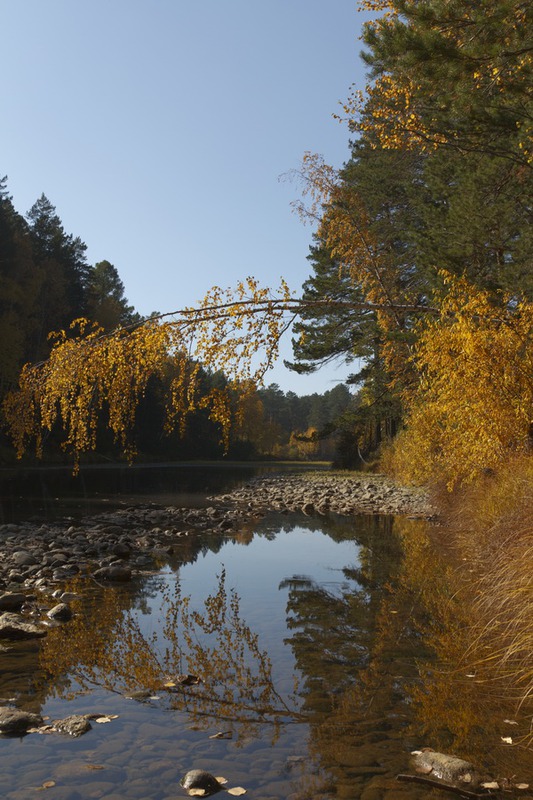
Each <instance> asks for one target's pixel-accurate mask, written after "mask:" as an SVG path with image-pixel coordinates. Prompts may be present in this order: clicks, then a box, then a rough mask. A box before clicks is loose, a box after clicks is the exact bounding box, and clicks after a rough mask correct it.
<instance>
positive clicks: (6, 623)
mask: <svg viewBox="0 0 533 800" xmlns="http://www.w3.org/2000/svg"><path fill="white" fill-rule="evenodd" d="M46 633H47V631H46V629H45V628H43V626H42V625H39V624H37V623H35V622H29V621H28V620H27V619H25V618H24V617H23V616H22V615H21V614H13V613H10V612H8V611H6V612H5V613H4V614H1V615H0V639H38V638H42V637H43V636H46Z"/></svg>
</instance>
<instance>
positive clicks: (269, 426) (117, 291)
mask: <svg viewBox="0 0 533 800" xmlns="http://www.w3.org/2000/svg"><path fill="white" fill-rule="evenodd" d="M86 250H87V246H86V245H85V243H84V242H83V241H82V240H81V239H80V238H79V237H78V236H74V235H72V234H69V233H67V232H66V231H65V229H64V227H63V224H62V222H61V219H60V217H59V216H58V214H57V212H56V209H55V207H54V205H53V204H52V203H51V202H50V200H49V199H48V198H47V197H46V196H45V195H44V194H43V195H41V197H40V198H39V199H38V200H37V201H36V202H35V203H34V205H33V206H32V208H31V209H30V211H29V212H28V213H27V215H25V216H24V215H22V214H20V213H19V212H18V211H17V210H16V209H15V208H14V206H13V202H12V198H11V197H10V195H9V192H8V188H7V178H3V179H1V180H0V336H1V341H2V348H0V402H1V401H2V400H3V399H4V397H5V396H6V394H7V392H9V391H10V390H11V389H13V388H14V386H15V385H16V383H17V380H18V376H19V373H20V370H21V368H22V367H23V365H24V364H25V363H32V364H33V363H36V362H39V361H41V360H44V359H46V358H47V356H48V354H49V352H50V348H51V346H52V342H51V339H50V336H49V334H50V332H58V331H61V330H65V331H67V334H68V331H69V329H70V325H71V323H72V321H73V320H77V319H80V318H84V319H87V320H89V321H90V322H94V323H97V324H98V325H99V326H100V327H101V328H102V329H103V330H104V331H111V330H115V329H116V328H120V327H127V326H132V325H133V326H135V325H136V324H137V323H139V322H142V320H143V318H142V317H141V315H139V314H138V313H137V312H136V311H135V309H134V308H133V306H131V305H130V304H129V303H128V300H127V298H126V296H125V289H124V284H123V282H122V280H121V279H120V276H119V273H118V270H117V269H116V267H115V266H114V265H113V264H111V263H110V262H109V261H100V262H98V263H97V264H94V265H91V264H89V263H88V262H87V258H86ZM154 313H156V312H154ZM171 379H172V365H171V362H169V374H168V381H169V382H170V381H171ZM202 380H203V382H204V385H205V387H206V388H207V387H209V386H212V385H216V386H218V385H220V386H223V385H224V384H225V376H224V375H223V374H220V373H212V372H210V371H209V369H207V368H206V367H202ZM164 389H165V387H164V386H163V385H162V382H161V381H160V380H159V379H157V380H156V379H154V380H153V381H152V382H151V383H150V384H149V386H148V390H147V392H146V395H145V397H144V399H143V401H142V403H141V405H140V407H139V409H138V412H137V422H136V428H135V431H134V433H133V438H134V443H135V446H136V448H137V451H138V454H139V458H145V459H150V460H177V459H184V458H187V459H189V458H214V459H216V458H222V457H223V456H224V448H223V445H222V443H221V436H220V430H219V429H218V426H217V425H216V424H215V423H213V422H211V421H210V420H209V418H208V416H207V412H204V411H196V412H194V413H192V414H190V415H189V419H188V421H187V425H186V428H185V429H184V430H182V431H180V430H177V429H176V430H173V431H172V432H171V433H170V434H166V433H165V432H164V417H165V408H164V401H163V397H164V395H165V392H164ZM357 404H358V401H357V397H356V396H355V395H354V394H353V393H352V392H350V390H349V389H348V387H347V386H346V385H345V384H339V385H337V386H335V388H333V389H331V390H330V391H327V392H325V393H324V394H322V395H320V394H316V393H315V394H311V395H307V396H302V397H300V396H298V395H296V394H295V393H294V392H286V393H285V392H283V391H282V390H281V389H280V388H279V386H277V385H276V384H271V385H270V386H268V387H267V388H264V389H260V390H258V391H257V392H256V393H255V394H254V395H252V397H251V398H250V399H248V400H247V403H246V407H245V411H244V413H243V414H242V415H241V416H240V418H239V419H238V421H237V422H236V423H235V425H234V427H233V430H232V435H231V439H230V448H229V451H228V452H227V454H226V457H227V458H238V459H252V458H263V457H271V458H289V459H325V460H332V461H336V462H338V463H340V464H343V465H350V464H351V462H353V460H354V457H355V458H357V447H355V448H354V447H353V444H354V441H353V435H354V434H353V427H354V426H353V415H354V413H355V410H356V406H357ZM100 427H101V430H99V442H100V445H99V448H98V452H97V454H96V455H94V456H91V459H103V460H108V459H113V460H114V459H115V458H118V457H119V450H118V448H116V446H115V445H114V442H113V438H112V436H111V434H110V433H109V431H108V429H107V426H106V422H105V419H104V420H102V422H101V424H100ZM59 439H60V437H59V431H57V435H55V434H54V431H52V433H51V434H49V436H48V439H47V441H46V442H45V443H44V458H45V460H50V461H54V462H55V461H58V460H59V459H62V453H61V449H60V447H59V445H58V442H59ZM354 453H355V456H354ZM0 455H1V461H2V463H4V464H6V463H12V462H13V461H14V453H13V450H12V447H11V445H10V442H9V440H8V439H7V438H6V437H5V436H3V437H2V440H1V449H0Z"/></svg>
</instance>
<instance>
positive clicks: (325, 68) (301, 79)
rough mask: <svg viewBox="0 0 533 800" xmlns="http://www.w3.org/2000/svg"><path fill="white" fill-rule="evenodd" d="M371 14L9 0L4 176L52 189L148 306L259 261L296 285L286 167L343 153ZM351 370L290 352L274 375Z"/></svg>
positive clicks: (333, 2)
mask: <svg viewBox="0 0 533 800" xmlns="http://www.w3.org/2000/svg"><path fill="white" fill-rule="evenodd" d="M366 18H368V17H367V16H366V17H365V15H363V14H362V13H360V12H358V11H357V9H356V0H263V1H262V2H260V1H259V0H90V2H88V0H86V2H82V0H46V1H44V0H0V26H1V30H2V57H3V63H4V72H3V74H4V81H3V84H2V87H1V88H0V109H1V114H2V125H1V126H0V176H2V175H7V176H8V183H7V187H8V190H9V192H10V194H11V195H12V197H13V203H14V206H15V208H16V210H17V211H19V213H24V214H25V213H27V211H29V209H30V208H31V206H32V205H33V203H34V202H35V201H36V200H37V198H38V197H40V195H41V194H42V193H43V192H44V194H45V195H46V196H47V197H48V199H49V200H50V201H51V202H52V203H53V205H54V206H55V207H56V212H57V214H58V216H59V217H60V219H61V220H62V223H63V226H64V228H65V231H66V232H67V233H69V234H73V235H74V236H79V237H80V238H81V239H82V241H84V242H85V244H86V245H87V259H88V261H89V263H90V264H95V263H97V262H98V261H102V260H104V259H107V260H108V261H110V262H111V263H112V264H114V266H115V267H116V268H117V270H118V272H119V275H120V277H121V279H122V281H123V283H124V285H125V294H126V296H127V298H128V300H129V302H130V303H131V304H132V305H133V306H134V307H135V309H136V310H137V311H138V312H140V313H141V314H150V313H151V312H153V311H159V312H167V311H173V310H175V309H179V308H181V307H183V306H185V305H194V304H195V303H197V302H198V301H199V300H200V299H201V298H202V297H203V296H204V295H205V293H206V292H207V291H208V289H209V288H210V287H211V286H213V285H219V286H221V287H223V288H225V287H230V286H234V285H236V283H237V282H238V281H239V279H242V278H245V277H246V276H248V275H253V276H254V277H255V278H257V279H258V280H259V281H260V282H261V283H262V284H264V285H267V286H274V287H276V286H278V285H279V282H280V277H281V276H283V277H284V278H285V279H286V280H287V282H288V283H289V286H290V287H291V288H292V289H293V290H295V291H298V290H299V289H300V288H301V285H302V283H303V282H304V281H305V280H306V278H307V277H308V276H309V275H310V273H311V265H310V264H309V262H308V261H307V256H308V254H309V247H310V245H311V244H312V228H310V227H306V226H304V225H303V224H302V223H301V222H300V220H299V218H298V217H297V216H296V215H295V214H294V212H293V210H292V207H291V201H293V200H295V199H297V198H298V196H299V189H298V185H297V184H296V183H295V182H294V181H292V182H291V181H287V180H283V179H282V176H284V175H287V173H290V172H291V170H297V169H298V168H299V166H300V164H301V161H302V157H303V155H304V153H305V152H306V151H311V152H314V153H320V154H322V155H323V156H324V159H325V160H326V162H327V163H329V164H332V165H333V166H335V167H340V166H341V165H342V164H343V163H344V162H345V161H346V160H347V159H348V157H349V131H348V128H347V126H346V125H345V124H343V123H339V122H338V121H337V120H336V119H334V114H336V113H339V112H340V110H341V108H340V104H341V103H342V101H343V100H345V99H346V98H347V97H348V94H349V92H350V88H351V86H352V85H355V86H356V87H357V88H361V89H362V88H364V83H365V73H364V66H363V63H362V61H361V59H360V57H359V53H360V50H361V42H360V41H359V36H360V33H361V24H362V22H363V21H364V19H366ZM282 358H286V359H287V358H288V359H290V358H291V347H290V337H287V339H286V341H285V344H284V345H283V347H282ZM350 371H353V367H352V369H350V367H347V366H345V365H341V366H340V367H339V368H337V369H333V368H331V367H329V368H324V369H323V370H320V372H318V373H316V374H314V375H312V376H298V375H296V374H295V373H293V372H291V371H289V370H287V369H286V368H285V367H283V365H282V363H281V360H280V362H278V364H277V365H276V367H275V368H274V369H273V370H272V372H271V373H269V375H268V376H267V381H266V382H267V383H271V382H276V383H278V384H279V386H280V387H281V388H282V389H283V390H284V391H294V392H296V393H297V394H300V395H303V394H310V393H312V392H324V391H326V390H327V389H331V388H333V387H334V386H335V385H337V384H338V383H339V382H341V381H342V380H344V379H345V378H346V377H347V375H348V374H349V373H350Z"/></svg>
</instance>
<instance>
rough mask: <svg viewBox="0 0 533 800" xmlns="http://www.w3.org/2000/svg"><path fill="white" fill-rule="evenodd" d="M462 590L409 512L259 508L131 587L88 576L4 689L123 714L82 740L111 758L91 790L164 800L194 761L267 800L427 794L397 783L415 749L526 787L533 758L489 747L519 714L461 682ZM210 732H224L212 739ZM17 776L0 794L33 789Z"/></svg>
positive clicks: (88, 750) (84, 750)
mask: <svg viewBox="0 0 533 800" xmlns="http://www.w3.org/2000/svg"><path fill="white" fill-rule="evenodd" d="M459 585H460V584H459V583H458V581H457V571H456V569H455V566H454V565H452V564H450V563H448V561H447V559H446V557H445V556H444V555H443V554H442V552H441V551H439V549H438V548H437V547H435V544H434V542H432V539H431V534H430V532H428V530H427V528H426V526H425V524H424V523H422V522H419V521H418V522H417V521H411V520H392V519H391V518H380V517H361V518H357V519H356V520H352V519H348V518H342V517H335V516H329V517H321V518H316V519H313V518H309V517H304V516H298V515H270V516H269V517H268V518H266V519H265V520H264V521H263V522H262V523H261V524H259V525H256V526H255V528H254V529H249V530H244V531H241V532H239V533H238V534H236V535H232V534H228V535H227V536H226V537H225V538H221V537H217V538H216V539H213V538H212V537H209V536H207V535H205V536H203V537H198V538H196V537H195V538H194V539H193V538H192V537H191V538H190V539H187V540H184V541H183V542H182V544H181V545H180V549H176V551H175V552H174V554H173V555H172V556H171V557H170V561H169V565H168V566H167V567H166V568H165V569H163V570H162V572H161V573H160V574H158V575H153V576H150V577H147V578H145V579H144V580H142V581H139V582H138V583H136V584H135V585H133V586H132V587H130V588H129V589H128V590H125V589H123V588H122V589H120V590H114V589H107V590H104V589H102V588H101V587H97V586H94V587H93V589H92V591H91V593H90V594H89V595H88V594H87V587H85V588H84V589H83V593H84V595H85V600H84V601H83V604H80V606H79V608H78V609H77V610H78V612H79V613H78V614H77V616H76V617H75V619H74V620H73V621H72V622H71V623H69V624H68V626H65V627H63V628H56V629H53V630H51V631H50V634H49V636H48V638H47V640H46V643H45V644H44V646H43V647H42V649H41V650H40V655H39V662H38V663H37V657H38V654H37V653H36V652H35V651H33V652H32V653H31V654H27V655H26V656H25V658H27V659H28V673H27V674H26V676H25V678H24V679H22V672H23V670H22V671H21V675H20V676H19V678H17V679H15V672H16V671H17V666H16V664H17V662H16V660H12V661H11V663H9V665H8V666H6V667H5V668H6V672H5V673H4V677H5V678H6V680H5V681H4V683H3V685H2V688H1V690H0V692H1V693H7V694H8V695H9V696H13V695H15V694H19V699H18V701H17V704H18V705H21V704H26V707H29V706H31V705H32V704H33V706H35V705H37V706H42V711H43V712H44V713H47V711H49V709H50V708H54V709H57V708H58V707H59V706H63V705H64V706H65V707H67V708H68V710H66V711H65V710H63V711H61V712H60V713H58V712H57V711H55V713H56V716H63V715H66V714H68V713H74V711H80V710H81V709H85V710H87V711H92V710H94V706H95V704H97V705H98V710H105V711H108V712H109V713H119V714H120V723H117V725H116V727H115V729H114V730H113V733H112V735H111V734H106V735H107V736H108V737H109V738H108V740H107V742H104V739H103V734H101V735H100V739H101V744H99V743H98V742H99V740H98V738H97V737H96V734H94V732H91V733H90V734H88V735H87V736H86V737H83V739H81V740H79V742H77V743H76V748H77V749H76V753H77V754H78V756H79V757H80V758H81V757H84V758H85V759H86V761H87V762H88V763H94V762H95V760H97V759H99V760H98V761H97V763H99V764H101V765H103V766H104V767H105V768H106V769H108V770H109V772H108V773H107V774H108V776H112V775H113V774H114V773H113V772H112V770H111V768H113V769H116V770H119V772H117V776H120V777H117V778H116V782H115V783H114V779H113V778H112V777H111V778H110V779H109V780H108V781H107V783H108V784H111V785H110V786H108V787H107V789H102V790H101V793H100V794H98V793H97V790H96V789H94V790H93V789H92V790H91V792H93V791H94V793H91V794H90V795H89V794H87V795H86V796H94V797H109V798H111V797H116V796H117V795H116V793H115V794H114V791H116V790H117V787H118V785H119V784H120V785H121V789H120V796H121V797H124V798H127V797H130V796H131V797H132V798H133V797H143V798H144V800H150V798H153V799H154V800H155V798H158V800H160V799H161V798H167V797H168V798H171V797H172V798H173V797H175V796H176V795H177V793H179V792H176V785H175V782H176V781H177V779H178V778H179V777H180V770H182V771H186V770H187V769H190V768H192V767H201V768H205V769H208V770H209V771H211V772H213V773H214V774H217V775H218V774H220V775H227V777H228V778H230V779H231V781H232V782H234V783H238V784H241V785H244V786H246V787H247V788H248V789H249V791H250V792H252V791H253V792H254V796H258V797H261V798H262V799H263V798H269V800H274V798H286V797H287V796H289V795H290V796H291V797H292V798H293V800H296V798H302V800H304V798H313V800H317V799H319V798H323V800H325V799H326V798H328V800H329V799H330V798H333V797H338V798H343V797H346V798H358V797H361V799H362V800H381V799H382V798H385V800H398V797H405V798H412V797H415V798H416V797H420V798H422V797H426V796H427V790H425V789H423V788H413V786H411V785H409V786H408V785H405V784H398V782H397V781H396V777H395V776H396V775H397V774H398V773H399V772H402V771H405V770H406V769H407V767H408V758H409V751H410V750H411V749H414V748H415V747H419V746H421V745H427V746H431V747H433V748H435V749H442V750H445V751H447V752H454V753H455V754H457V755H459V756H461V757H463V758H468V759H470V760H472V761H474V763H476V765H479V768H480V769H487V770H488V771H491V772H492V771H495V772H496V773H497V774H499V775H510V774H513V773H514V774H516V775H517V776H518V777H519V779H520V780H523V781H526V782H527V781H528V780H529V779H530V778H531V777H532V776H531V765H530V763H529V762H530V753H529V754H528V753H527V752H525V754H524V751H520V750H518V749H516V750H513V749H512V748H511V749H510V748H509V747H507V749H505V747H504V746H503V744H502V743H501V741H500V738H501V735H502V734H501V732H502V730H503V729H504V728H505V725H506V724H507V723H504V721H503V720H504V719H505V718H511V717H512V713H513V712H514V708H512V707H511V706H510V705H509V704H507V705H506V701H505V700H502V698H501V697H496V696H492V695H491V693H490V692H488V691H487V684H486V683H484V684H479V683H477V681H476V679H472V678H469V677H467V675H468V674H470V673H469V672H468V664H466V663H465V662H464V660H462V656H463V654H464V652H465V647H464V644H465V643H464V638H465V636H466V635H467V631H468V627H467V621H468V620H467V616H468V609H469V606H468V604H467V603H466V598H465V597H464V596H463V595H461V594H458V587H459ZM74 588H78V587H74ZM30 662H31V664H30ZM3 663H4V665H6V664H7V663H8V662H6V661H4V662H3ZM20 663H22V662H20ZM477 675H478V676H479V673H477ZM182 676H193V677H189V678H187V679H184V678H183V677H182ZM195 678H198V679H200V681H201V682H196V680H195ZM17 681H20V682H19V683H17ZM95 686H98V687H103V688H105V691H104V692H102V691H100V689H99V690H98V691H95V690H93V687H95ZM87 690H90V691H91V694H89V695H84V694H83V692H85V691H87ZM144 690H146V692H147V694H144V695H143V696H138V695H136V694H135V693H137V692H139V691H141V692H142V691H144ZM131 696H137V698H138V702H134V701H132V700H127V699H126V698H127V697H131ZM102 704H103V707H102ZM71 709H72V710H71ZM32 710H39V708H32ZM108 727H111V726H108ZM218 732H223V733H228V732H231V735H232V738H231V739H227V740H226V739H211V738H209V737H210V736H213V735H216V733H218ZM91 737H92V738H91ZM36 738H38V737H35V736H30V737H26V740H25V742H24V753H26V752H27V753H28V758H29V757H30V755H29V754H33V755H35V753H36V752H37V749H38V744H35V741H34V740H35V739H36ZM95 742H96V744H95ZM0 745H1V746H2V748H4V747H5V749H6V751H7V752H9V748H11V747H12V744H11V743H7V742H0ZM63 750H64V748H63ZM63 750H61V749H59V750H58V751H57V752H56V751H54V750H52V749H51V748H50V753H49V755H48V756H47V761H46V764H43V766H42V768H40V769H41V771H40V772H39V774H38V775H37V771H36V776H35V781H34V782H36V781H37V778H39V781H40V782H41V783H42V781H43V780H45V779H47V778H50V777H52V778H54V779H55V777H56V776H57V775H59V774H60V775H61V776H62V780H66V778H65V777H64V771H63V766H64V765H63V766H62V759H64V758H65V753H64V752H63ZM84 754H86V755H84ZM71 755H72V754H71ZM17 757H20V753H19V754H18V756H17ZM69 758H71V756H69ZM154 760H155V761H157V762H159V763H160V765H161V766H160V770H159V772H154V771H153V769H152V765H153V762H154ZM82 766H83V765H82ZM80 770H81V766H80ZM149 770H152V771H151V772H150V773H149V775H150V777H149V778H148V777H147V776H148V771H149ZM143 771H144V772H146V775H144V774H143ZM41 773H42V774H41ZM79 774H81V772H80V773H79ZM171 775H174V777H173V778H172V780H173V781H174V783H173V784H172V786H169V784H168V781H169V780H171V777H170V776H171ZM16 780H18V781H19V783H20V787H21V794H19V795H17V794H16V793H15V792H12V793H9V792H8V793H6V794H5V796H6V797H8V798H9V800H15V799H16V798H18V797H19V796H20V797H23V796H24V793H23V790H24V787H26V789H27V784H25V783H24V780H23V779H22V778H18V779H16ZM73 780H74V778H73ZM14 785H19V784H18V783H16V781H15V784H14ZM0 786H1V782H0ZM172 787H174V788H172ZM61 796H62V797H67V796H68V797H69V798H70V797H71V796H72V797H74V796H75V795H74V793H73V794H72V795H61Z"/></svg>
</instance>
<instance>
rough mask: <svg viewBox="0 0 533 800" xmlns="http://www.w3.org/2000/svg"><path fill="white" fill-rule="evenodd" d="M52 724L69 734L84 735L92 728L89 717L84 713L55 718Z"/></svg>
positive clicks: (57, 729)
mask: <svg viewBox="0 0 533 800" xmlns="http://www.w3.org/2000/svg"><path fill="white" fill-rule="evenodd" d="M52 725H53V726H54V728H55V729H56V731H58V732H59V733H65V734H67V735H68V736H82V734H84V733H87V731H90V730H91V728H92V725H91V723H90V722H89V720H88V719H87V717H86V716H84V715H82V714H71V716H69V717H65V718H64V719H55V720H54V721H53V722H52Z"/></svg>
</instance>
